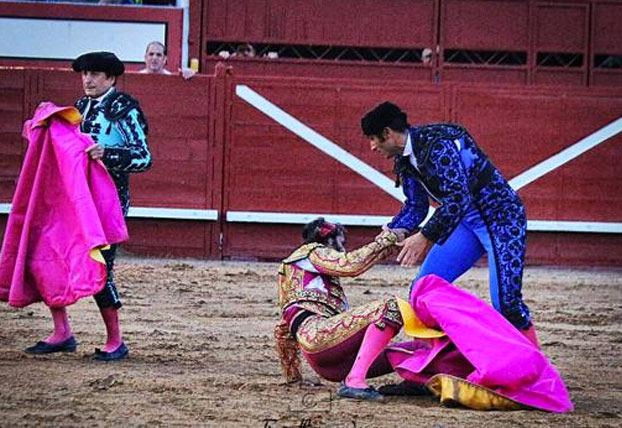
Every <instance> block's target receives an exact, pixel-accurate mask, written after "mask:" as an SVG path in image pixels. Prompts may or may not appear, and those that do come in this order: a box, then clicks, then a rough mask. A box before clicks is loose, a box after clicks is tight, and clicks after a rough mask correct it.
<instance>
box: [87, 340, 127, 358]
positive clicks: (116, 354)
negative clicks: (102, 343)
mask: <svg viewBox="0 0 622 428" xmlns="http://www.w3.org/2000/svg"><path fill="white" fill-rule="evenodd" d="M129 353H130V350H129V349H127V346H125V343H122V344H120V345H119V347H118V348H117V349H115V350H114V351H112V352H105V351H102V350H100V349H99V348H95V355H93V359H94V360H95V361H117V360H122V359H124V358H125V357H127V355H128V354H129Z"/></svg>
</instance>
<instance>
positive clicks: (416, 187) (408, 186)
mask: <svg viewBox="0 0 622 428" xmlns="http://www.w3.org/2000/svg"><path fill="white" fill-rule="evenodd" d="M400 181H401V182H402V189H403V191H404V196H406V202H404V205H403V206H402V209H401V211H400V212H399V213H398V214H397V215H396V216H395V217H393V219H392V220H391V222H390V223H389V224H388V225H387V226H388V227H389V228H390V229H406V230H408V231H409V232H413V231H414V230H415V229H416V228H417V227H418V226H419V224H420V223H421V222H422V221H423V219H425V217H426V216H427V215H428V210H429V209H430V204H429V202H428V194H427V193H426V191H425V189H424V188H423V186H422V185H421V183H419V180H417V179H416V178H415V177H414V176H412V175H411V174H400Z"/></svg>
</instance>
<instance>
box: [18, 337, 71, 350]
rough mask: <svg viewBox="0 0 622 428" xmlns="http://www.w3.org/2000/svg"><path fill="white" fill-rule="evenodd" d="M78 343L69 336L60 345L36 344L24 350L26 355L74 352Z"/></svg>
mask: <svg viewBox="0 0 622 428" xmlns="http://www.w3.org/2000/svg"><path fill="white" fill-rule="evenodd" d="M77 346H78V342H76V338H75V337H73V336H71V337H70V338H69V339H65V340H64V341H62V342H60V343H48V342H43V341H41V342H37V343H36V344H35V345H33V346H31V347H29V348H26V349H24V352H26V353H28V354H52V353H54V352H76V348H77Z"/></svg>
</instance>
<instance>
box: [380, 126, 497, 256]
mask: <svg viewBox="0 0 622 428" xmlns="http://www.w3.org/2000/svg"><path fill="white" fill-rule="evenodd" d="M409 133H410V139H411V144H412V148H413V154H414V157H415V159H416V166H413V165H412V164H411V163H410V161H409V157H408V156H401V155H398V156H396V157H395V170H394V171H395V173H396V174H397V176H398V180H399V181H401V184H402V187H403V190H404V194H405V196H406V202H405V203H404V206H403V207H402V210H401V211H400V213H399V214H397V215H396V216H395V217H394V218H393V220H392V221H391V222H390V223H389V224H388V226H389V227H390V228H404V229H407V230H409V231H411V232H412V231H414V230H415V229H416V228H417V227H418V226H419V224H420V223H421V222H422V221H423V220H424V219H425V217H426V215H427V213H428V209H429V201H428V197H431V198H433V199H434V200H436V201H437V202H438V203H439V204H440V206H439V207H438V208H437V209H436V212H435V213H434V215H433V216H432V217H431V218H430V220H429V221H428V222H427V223H426V225H425V226H424V227H423V229H422V230H421V232H422V233H423V235H425V236H426V237H427V238H428V239H430V240H432V241H434V242H436V243H437V244H442V243H443V242H445V240H446V239H447V238H448V237H449V235H451V233H452V232H453V231H454V229H455V228H456V227H457V226H458V223H460V221H461V220H462V218H463V217H464V215H465V214H466V212H467V211H468V210H469V209H470V208H471V207H472V205H473V202H474V198H476V195H477V193H478V192H479V191H480V190H481V189H482V188H483V187H485V186H486V185H487V184H488V183H490V182H491V181H492V180H493V179H495V178H500V179H501V180H503V181H505V180H504V179H503V178H502V177H501V175H500V173H499V172H498V171H497V170H496V168H495V167H494V166H493V165H492V163H491V162H490V161H489V160H488V157H487V156H486V154H485V153H484V152H483V151H482V150H481V149H480V148H479V147H478V146H477V145H476V144H475V141H474V140H473V138H472V137H471V136H470V135H469V133H468V132H467V131H466V130H465V129H464V128H463V127H461V126H458V125H453V124H434V125H426V126H421V127H413V128H411V129H410V130H409ZM506 184H507V183H506Z"/></svg>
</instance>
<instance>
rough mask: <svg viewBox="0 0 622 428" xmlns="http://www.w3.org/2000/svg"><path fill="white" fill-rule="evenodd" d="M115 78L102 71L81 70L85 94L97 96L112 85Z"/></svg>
mask: <svg viewBox="0 0 622 428" xmlns="http://www.w3.org/2000/svg"><path fill="white" fill-rule="evenodd" d="M115 79H116V77H114V76H110V77H108V76H106V73H104V72H103V71H83V72H82V88H83V89H84V93H85V94H86V95H88V96H89V97H92V98H97V97H99V96H100V95H102V94H103V93H104V92H106V91H107V90H108V89H110V88H111V87H112V85H114V81H115Z"/></svg>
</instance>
